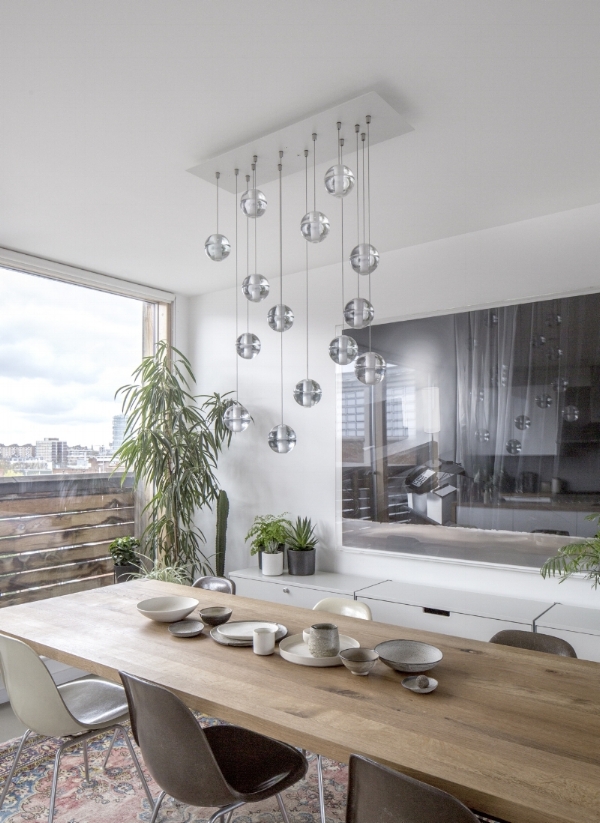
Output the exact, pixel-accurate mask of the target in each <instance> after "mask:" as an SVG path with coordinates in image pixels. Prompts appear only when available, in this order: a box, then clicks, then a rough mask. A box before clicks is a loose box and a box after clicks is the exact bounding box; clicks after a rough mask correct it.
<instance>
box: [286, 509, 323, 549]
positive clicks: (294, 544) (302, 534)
mask: <svg viewBox="0 0 600 823" xmlns="http://www.w3.org/2000/svg"><path fill="white" fill-rule="evenodd" d="M318 542H319V538H318V537H317V536H316V535H315V527H314V526H313V524H312V521H311V519H310V517H297V518H296V522H295V523H294V524H293V526H292V527H291V528H290V529H289V531H288V539H287V544H288V549H291V550H292V551H295V552H307V551H310V550H311V549H314V547H315V546H316V545H317V543H318Z"/></svg>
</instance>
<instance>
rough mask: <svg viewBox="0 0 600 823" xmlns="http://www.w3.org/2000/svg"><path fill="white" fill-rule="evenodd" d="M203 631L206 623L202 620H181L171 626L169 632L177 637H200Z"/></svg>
mask: <svg viewBox="0 0 600 823" xmlns="http://www.w3.org/2000/svg"><path fill="white" fill-rule="evenodd" d="M203 630H204V623H203V622H202V621H201V620H179V621H178V622H177V623H171V625H170V626H169V632H170V633H171V634H172V635H174V636H175V637H198V635H199V634H202V631H203Z"/></svg>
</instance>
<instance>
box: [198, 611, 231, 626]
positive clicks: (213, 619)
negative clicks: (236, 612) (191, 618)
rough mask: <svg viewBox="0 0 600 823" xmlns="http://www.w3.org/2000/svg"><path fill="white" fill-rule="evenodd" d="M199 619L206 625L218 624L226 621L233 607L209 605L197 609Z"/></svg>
mask: <svg viewBox="0 0 600 823" xmlns="http://www.w3.org/2000/svg"><path fill="white" fill-rule="evenodd" d="M198 614H199V615H200V620H202V622H203V623H206V625H207V626H220V625H221V624H222V623H227V621H228V620H229V618H230V617H231V615H232V614H233V609H228V608H227V606H209V607H208V608H206V609H198Z"/></svg>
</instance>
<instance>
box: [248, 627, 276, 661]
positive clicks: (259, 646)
mask: <svg viewBox="0 0 600 823" xmlns="http://www.w3.org/2000/svg"><path fill="white" fill-rule="evenodd" d="M252 648H253V650H254V654H264V655H266V654H273V652H274V651H275V629H267V628H260V629H254V631H253V632H252Z"/></svg>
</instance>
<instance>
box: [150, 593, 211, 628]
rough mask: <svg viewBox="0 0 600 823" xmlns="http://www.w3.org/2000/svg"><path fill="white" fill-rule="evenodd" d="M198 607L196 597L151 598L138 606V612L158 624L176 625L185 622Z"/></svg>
mask: <svg viewBox="0 0 600 823" xmlns="http://www.w3.org/2000/svg"><path fill="white" fill-rule="evenodd" d="M197 607H198V601H197V600H196V598H195V597H177V596H175V595H171V596H167V597H150V598H149V599H148V600H141V601H140V602H139V603H138V604H137V608H138V611H139V612H140V614H143V615H144V617H147V618H148V619H149V620H156V622H157V623H176V622H177V621H178V620H183V618H184V617H187V616H188V614H191V613H192V612H193V611H194V609H196V608H197Z"/></svg>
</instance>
